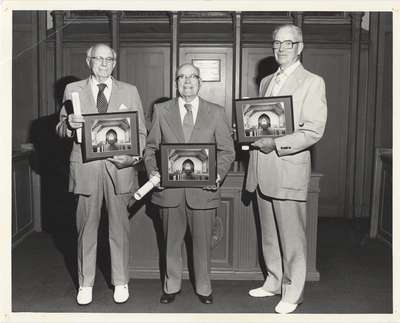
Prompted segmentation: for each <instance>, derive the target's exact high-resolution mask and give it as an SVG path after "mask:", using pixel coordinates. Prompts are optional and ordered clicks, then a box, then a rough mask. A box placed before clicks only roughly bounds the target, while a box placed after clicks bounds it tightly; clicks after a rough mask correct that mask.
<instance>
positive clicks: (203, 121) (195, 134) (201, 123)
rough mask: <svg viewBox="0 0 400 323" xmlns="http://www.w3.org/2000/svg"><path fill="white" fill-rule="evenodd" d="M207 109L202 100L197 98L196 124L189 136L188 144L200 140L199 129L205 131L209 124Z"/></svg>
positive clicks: (200, 132)
mask: <svg viewBox="0 0 400 323" xmlns="http://www.w3.org/2000/svg"><path fill="white" fill-rule="evenodd" d="M210 115H211V114H210V113H209V107H208V106H207V105H206V104H205V103H204V100H203V99H202V98H200V97H199V109H198V111H197V117H196V123H195V124H194V128H193V131H192V135H191V136H190V140H189V142H194V141H196V138H201V134H202V131H201V129H206V128H207V127H209V125H210V124H211V123H210V121H209V116H210Z"/></svg>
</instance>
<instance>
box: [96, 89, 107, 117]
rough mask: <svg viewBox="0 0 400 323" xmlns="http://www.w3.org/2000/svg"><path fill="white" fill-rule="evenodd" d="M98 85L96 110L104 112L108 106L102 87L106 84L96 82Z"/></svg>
mask: <svg viewBox="0 0 400 323" xmlns="http://www.w3.org/2000/svg"><path fill="white" fill-rule="evenodd" d="M97 86H98V87H99V93H97V110H98V111H99V113H106V112H107V108H108V102H107V99H106V96H105V95H104V89H105V88H106V86H107V85H106V84H104V83H100V84H97Z"/></svg>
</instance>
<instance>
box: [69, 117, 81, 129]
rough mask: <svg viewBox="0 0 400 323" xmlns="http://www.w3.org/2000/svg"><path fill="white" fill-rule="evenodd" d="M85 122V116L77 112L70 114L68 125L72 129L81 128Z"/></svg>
mask: <svg viewBox="0 0 400 323" xmlns="http://www.w3.org/2000/svg"><path fill="white" fill-rule="evenodd" d="M84 122H85V118H84V117H82V116H79V115H76V114H73V113H71V114H69V115H68V127H70V128H71V129H79V128H82V127H83V123H84Z"/></svg>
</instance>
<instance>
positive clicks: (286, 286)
mask: <svg viewBox="0 0 400 323" xmlns="http://www.w3.org/2000/svg"><path fill="white" fill-rule="evenodd" d="M303 46H304V44H303V36H302V31H301V29H300V28H299V27H297V26H294V25H284V26H280V27H278V28H277V29H275V31H274V33H273V43H272V47H273V50H274V55H275V59H276V61H277V62H278V63H279V65H280V67H279V69H278V70H277V71H276V73H274V74H271V75H269V76H267V77H265V78H264V79H263V80H262V81H261V84H260V93H259V94H260V96H261V97H263V96H283V95H292V96H293V119H294V132H293V133H292V134H287V135H284V136H281V137H278V138H275V139H273V138H271V137H265V138H261V139H259V140H257V141H256V142H254V143H253V144H252V145H253V148H255V149H254V150H253V151H251V154H250V161H249V168H248V174H247V183H246V189H247V190H248V191H250V192H253V191H256V192H257V204H258V210H259V215H260V224H261V233H262V247H263V255H264V260H265V264H266V267H267V278H266V280H265V283H264V285H263V286H262V287H259V288H256V289H252V290H250V291H249V294H250V295H251V296H253V297H267V296H274V295H277V294H281V295H282V298H281V301H280V302H279V303H278V305H277V306H276V307H275V311H276V312H278V313H282V314H286V313H291V312H293V311H295V310H296V308H297V305H298V304H300V303H301V302H302V301H303V291H304V284H305V279H306V251H307V245H306V199H307V191H308V183H309V180H310V172H311V163H310V150H309V148H310V147H311V146H312V145H314V144H315V143H316V142H317V141H318V140H319V139H320V138H321V137H322V135H323V133H324V129H325V123H326V118H327V105H326V97H325V83H324V80H323V79H322V78H321V77H320V76H318V75H315V74H312V73H311V72H309V71H307V70H305V69H304V67H303V65H302V64H301V62H300V59H299V58H300V54H301V52H302V50H303Z"/></svg>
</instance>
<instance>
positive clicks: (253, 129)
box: [242, 100, 286, 137]
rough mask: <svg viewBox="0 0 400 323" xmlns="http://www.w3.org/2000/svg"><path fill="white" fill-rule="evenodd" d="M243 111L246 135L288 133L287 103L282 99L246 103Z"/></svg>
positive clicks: (279, 134) (280, 134)
mask: <svg viewBox="0 0 400 323" xmlns="http://www.w3.org/2000/svg"><path fill="white" fill-rule="evenodd" d="M242 113H243V125H244V132H245V136H246V137H254V136H265V135H272V136H282V135H284V134H286V118H285V104H284V102H282V101H280V100H276V101H271V102H266V103H250V104H244V105H243V108H242Z"/></svg>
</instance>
